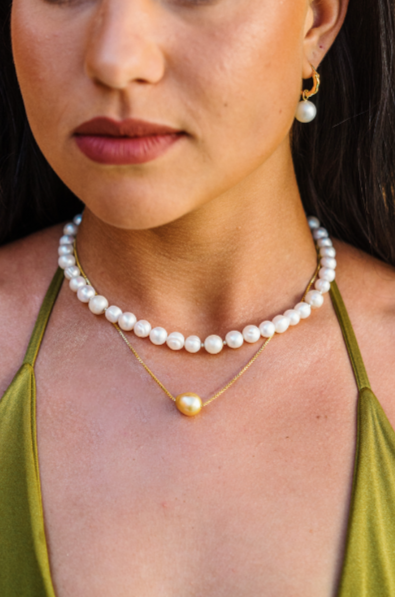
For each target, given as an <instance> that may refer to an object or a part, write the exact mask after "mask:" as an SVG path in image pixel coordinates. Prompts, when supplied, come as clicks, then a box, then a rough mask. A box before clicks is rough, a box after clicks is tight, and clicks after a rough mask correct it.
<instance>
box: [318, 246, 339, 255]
mask: <svg viewBox="0 0 395 597" xmlns="http://www.w3.org/2000/svg"><path fill="white" fill-rule="evenodd" d="M320 257H336V249H335V248H334V247H321V249H320Z"/></svg>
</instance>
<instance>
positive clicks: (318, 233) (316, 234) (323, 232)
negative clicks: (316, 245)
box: [313, 228, 329, 240]
mask: <svg viewBox="0 0 395 597" xmlns="http://www.w3.org/2000/svg"><path fill="white" fill-rule="evenodd" d="M328 236H329V234H328V231H327V229H326V228H317V230H313V238H315V240H320V239H321V238H328Z"/></svg>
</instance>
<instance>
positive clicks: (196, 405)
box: [74, 241, 321, 417]
mask: <svg viewBox="0 0 395 597" xmlns="http://www.w3.org/2000/svg"><path fill="white" fill-rule="evenodd" d="M74 257H75V262H76V265H77V267H78V268H79V269H80V271H81V275H82V276H83V278H85V281H86V283H87V284H89V285H90V286H91V283H90V281H89V278H88V276H87V275H86V273H85V271H84V269H83V268H82V265H81V262H80V260H79V257H78V252H77V242H76V241H74ZM320 267H321V266H320V262H319V260H318V264H317V268H316V270H315V272H314V275H313V277H312V278H311V280H310V282H309V283H308V285H307V288H306V290H305V292H304V294H303V297H302V299H301V301H303V299H304V298H305V296H306V295H307V293H308V292H309V290H310V288H311V287H312V286H313V284H314V282H315V281H316V279H317V276H318V272H319V270H320ZM112 325H113V326H114V327H115V329H116V330H117V332H118V333H119V335H120V336H121V338H122V339H123V340H124V341H125V343H126V344H127V346H128V347H129V349H130V351H131V352H132V353H133V355H134V356H135V357H136V359H137V360H138V362H139V363H140V364H141V365H142V366H143V367H144V369H145V370H146V372H147V373H148V374H149V375H150V376H151V377H152V379H153V380H154V381H155V383H157V384H158V386H159V387H160V388H161V389H162V390H163V391H164V392H165V394H166V395H167V396H168V397H169V398H170V399H171V400H172V401H173V402H175V404H176V407H177V408H178V410H179V411H180V412H181V413H182V414H183V415H186V416H188V417H193V416H195V415H197V414H198V413H199V412H200V411H201V410H202V408H203V407H204V406H208V405H209V404H211V402H213V401H214V400H216V399H217V398H218V397H219V396H221V395H222V394H223V393H224V392H226V390H228V389H229V388H230V387H231V386H233V384H234V383H236V381H238V380H239V379H240V377H241V376H242V375H244V373H245V372H246V371H248V369H249V368H250V367H251V366H252V365H253V364H254V363H255V361H256V360H257V359H258V358H259V357H260V355H261V354H262V353H263V351H264V350H265V348H266V347H267V345H268V344H269V342H270V341H271V340H272V338H273V337H274V336H271V337H270V338H268V339H267V340H265V342H264V343H263V345H262V346H261V347H260V349H259V350H258V351H257V352H256V353H255V355H254V356H253V357H252V358H251V359H250V360H249V361H248V363H247V364H246V365H245V366H244V367H243V368H242V369H241V370H240V371H239V372H238V373H237V375H235V376H234V377H233V378H232V379H231V380H230V381H229V382H228V383H227V384H226V385H225V386H224V387H223V388H221V389H220V390H219V391H218V392H216V393H215V394H214V395H213V396H212V397H211V398H209V399H208V400H207V401H206V402H203V400H202V399H201V398H200V396H198V395H197V394H195V393H193V392H183V393H182V394H179V395H178V396H173V394H172V393H171V392H169V390H168V389H167V388H166V387H165V386H164V385H163V383H162V382H161V381H160V380H159V379H158V378H157V376H156V375H155V373H154V372H153V371H151V369H150V368H149V367H148V365H147V364H146V363H144V361H143V359H142V358H141V357H140V355H139V354H138V352H137V351H136V349H135V348H133V346H132V345H131V344H130V342H129V340H128V339H127V337H126V336H125V334H124V333H123V331H122V330H121V328H120V327H119V325H118V324H117V323H112Z"/></svg>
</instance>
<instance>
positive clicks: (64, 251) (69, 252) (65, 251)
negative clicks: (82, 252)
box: [58, 245, 74, 257]
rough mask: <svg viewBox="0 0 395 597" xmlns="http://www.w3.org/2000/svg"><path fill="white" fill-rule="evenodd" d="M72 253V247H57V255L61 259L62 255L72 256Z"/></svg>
mask: <svg viewBox="0 0 395 597" xmlns="http://www.w3.org/2000/svg"><path fill="white" fill-rule="evenodd" d="M73 253H74V247H73V245H59V248H58V255H59V257H62V255H72V254H73Z"/></svg>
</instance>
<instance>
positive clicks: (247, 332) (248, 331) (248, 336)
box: [243, 325, 261, 344]
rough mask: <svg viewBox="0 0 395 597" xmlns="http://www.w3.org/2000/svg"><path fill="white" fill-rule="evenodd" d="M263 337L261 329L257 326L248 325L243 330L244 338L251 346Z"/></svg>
mask: <svg viewBox="0 0 395 597" xmlns="http://www.w3.org/2000/svg"><path fill="white" fill-rule="evenodd" d="M260 337H261V332H260V329H259V328H258V327H257V326H256V325H247V326H246V327H245V328H244V330H243V338H244V340H245V341H246V342H248V343H249V344H254V343H255V342H258V340H259V339H260Z"/></svg>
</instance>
